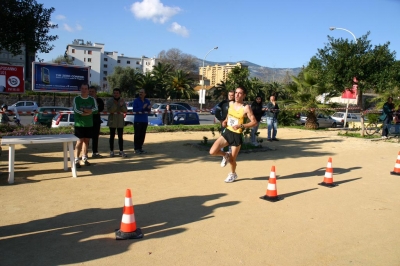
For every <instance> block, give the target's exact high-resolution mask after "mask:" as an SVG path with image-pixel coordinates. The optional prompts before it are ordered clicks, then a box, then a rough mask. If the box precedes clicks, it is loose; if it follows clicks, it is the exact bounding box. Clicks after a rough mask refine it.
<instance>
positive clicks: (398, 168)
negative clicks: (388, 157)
mask: <svg viewBox="0 0 400 266" xmlns="http://www.w3.org/2000/svg"><path fill="white" fill-rule="evenodd" d="M390 174H391V175H400V152H399V154H398V155H397V160H396V163H395V165H394V170H393V171H392V172H390Z"/></svg>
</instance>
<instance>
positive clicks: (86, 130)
mask: <svg viewBox="0 0 400 266" xmlns="http://www.w3.org/2000/svg"><path fill="white" fill-rule="evenodd" d="M74 135H75V136H76V137H77V138H78V139H84V138H85V139H91V138H92V137H93V127H75V131H74Z"/></svg>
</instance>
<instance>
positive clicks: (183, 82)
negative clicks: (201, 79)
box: [168, 70, 195, 99]
mask: <svg viewBox="0 0 400 266" xmlns="http://www.w3.org/2000/svg"><path fill="white" fill-rule="evenodd" d="M192 84H193V80H192V79H191V78H189V74H188V73H186V72H184V71H182V70H176V71H175V72H174V73H173V74H172V75H171V78H170V81H169V84H168V89H169V92H170V96H171V97H172V98H177V99H180V98H181V97H182V96H185V97H186V98H188V99H190V98H191V97H192V96H193V95H194V94H195V91H194V89H193V88H192Z"/></svg>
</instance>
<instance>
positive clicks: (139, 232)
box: [115, 228, 144, 240]
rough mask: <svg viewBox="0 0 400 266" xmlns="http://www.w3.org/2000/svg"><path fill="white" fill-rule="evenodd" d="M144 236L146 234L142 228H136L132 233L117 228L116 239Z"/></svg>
mask: <svg viewBox="0 0 400 266" xmlns="http://www.w3.org/2000/svg"><path fill="white" fill-rule="evenodd" d="M143 236H144V235H143V233H142V230H141V229H140V228H136V230H135V231H133V232H131V233H125V232H123V231H121V230H119V229H115V239H116V240H127V239H139V238H143Z"/></svg>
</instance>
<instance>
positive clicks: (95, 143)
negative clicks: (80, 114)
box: [89, 86, 104, 158]
mask: <svg viewBox="0 0 400 266" xmlns="http://www.w3.org/2000/svg"><path fill="white" fill-rule="evenodd" d="M89 95H90V96H92V97H93V98H94V99H95V100H96V102H97V108H98V113H97V114H93V137H92V158H102V157H103V156H102V155H100V154H99V135H100V126H101V122H102V121H101V119H100V112H103V111H104V102H103V100H102V99H100V98H99V97H97V88H96V86H90V87H89Z"/></svg>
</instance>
